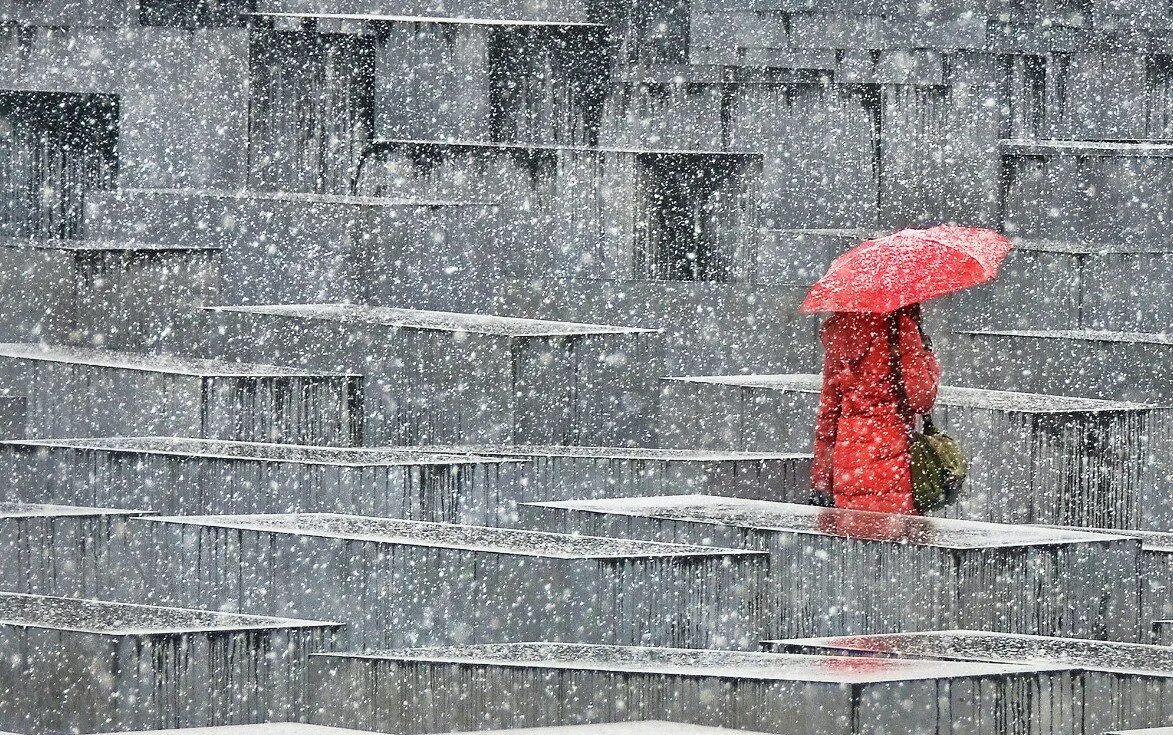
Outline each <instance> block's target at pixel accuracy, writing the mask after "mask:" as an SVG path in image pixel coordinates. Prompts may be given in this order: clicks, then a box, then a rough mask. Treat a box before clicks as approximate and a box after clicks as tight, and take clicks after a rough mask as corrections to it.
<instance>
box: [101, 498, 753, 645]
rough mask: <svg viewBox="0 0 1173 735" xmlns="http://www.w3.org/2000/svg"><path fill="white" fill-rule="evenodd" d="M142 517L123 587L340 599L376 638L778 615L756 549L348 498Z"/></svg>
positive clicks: (738, 626) (226, 600) (660, 629)
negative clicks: (298, 508) (417, 514)
mask: <svg viewBox="0 0 1173 735" xmlns="http://www.w3.org/2000/svg"><path fill="white" fill-rule="evenodd" d="M136 523H139V524H141V527H140V529H139V530H138V531H137V532H136V533H135V535H134V537H133V538H131V539H128V547H129V548H128V551H127V554H126V557H125V558H126V559H127V560H128V562H129V566H130V567H131V568H130V569H128V570H127V571H126V574H125V576H126V578H127V579H128V580H133V582H132V581H128V582H127V584H126V585H124V589H121V590H119V594H127V595H140V596H139V597H132V598H130V599H153V600H155V599H157V600H165V601H168V602H169V603H172V604H179V603H182V602H183V601H184V600H188V599H191V600H204V601H208V600H215V601H216V604H218V605H220V606H223V607H225V608H231V609H239V610H250V611H254V612H265V611H270V610H271V611H282V612H283V614H290V615H309V616H315V617H321V616H322V615H323V614H326V613H328V614H326V615H325V616H326V617H330V616H334V618H336V619H340V620H342V621H343V622H345V623H346V624H347V626H348V631H349V634H350V636H351V640H352V641H353V643H354V645H357V646H362V647H366V648H370V647H377V646H389V645H390V646H395V645H412V644H417V645H418V644H421V643H424V644H441V643H451V642H457V641H460V642H480V643H489V642H494V643H499V642H504V641H509V640H533V639H554V640H568V641H587V642H596V643H599V642H609V643H614V642H618V641H625V642H637V641H647V642H656V643H672V642H677V643H688V644H689V645H695V646H708V647H720V648H730V647H741V648H745V647H748V646H752V645H753V640H754V636H755V635H760V631H762V630H763V629H764V627H763V616H764V612H765V611H764V608H763V606H762V603H761V598H762V596H763V594H764V591H763V587H762V583H763V575H764V572H765V563H766V560H765V558H764V555H762V554H760V553H759V552H755V551H745V550H736V549H720V548H713V547H701V546H689V545H678V544H676V545H674V544H657V543H652V542H645V541H630V540H626V539H614V538H608V539H602V538H587V537H575V536H567V535H563V534H552V533H541V532H533V531H523V530H512V529H500V528H488V527H482V526H460V525H450V524H438V523H427V522H422V521H405V520H394V519H384V518H369V517H361V516H348V515H337V514H285V515H252V516H169V517H161V518H158V519H155V518H152V519H151V520H147V519H143V520H141V521H136ZM142 570H151V571H150V575H149V578H146V579H144V575H143V571H142ZM158 570H166V571H165V572H164V573H160V572H159V571H158ZM245 570H247V574H244V573H242V572H244V571H245ZM702 580H703V582H702ZM136 587H137V588H138V589H139V591H137V592H136V591H135V588H136ZM307 590H313V591H314V592H313V593H311V594H307ZM311 610H312V611H316V612H313V613H311V612H310V611H311ZM334 618H332V619H334Z"/></svg>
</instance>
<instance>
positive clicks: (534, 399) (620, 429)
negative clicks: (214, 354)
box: [213, 304, 659, 445]
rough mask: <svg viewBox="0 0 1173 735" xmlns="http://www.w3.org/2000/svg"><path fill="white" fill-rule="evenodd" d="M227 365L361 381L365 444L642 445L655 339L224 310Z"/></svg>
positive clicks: (562, 329) (506, 324)
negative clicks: (256, 364) (289, 368)
mask: <svg viewBox="0 0 1173 735" xmlns="http://www.w3.org/2000/svg"><path fill="white" fill-rule="evenodd" d="M215 316H216V319H215V322H214V324H215V334H216V337H215V339H214V340H213V341H214V344H215V345H216V349H218V350H219V355H220V356H221V357H228V358H230V359H236V360H256V361H262V360H263V361H266V362H276V363H279V364H288V365H297V366H300V367H301V368H303V369H306V370H336V369H338V367H339V366H341V367H342V368H343V369H345V370H350V371H354V372H355V373H361V374H362V375H363V376H364V378H365V383H364V385H365V393H364V398H363V406H364V411H365V426H364V437H365V440H366V442H367V443H368V444H371V445H378V444H388V443H390V444H434V443H441V444H443V443H478V442H485V443H505V444H508V443H533V444H601V445H608V444H620V445H631V444H634V445H641V444H646V443H647V441H648V439H649V437H650V436H651V423H650V416H651V415H653V414H654V412H655V399H656V398H657V397H658V390H659V389H658V386H657V385H656V378H657V367H658V365H659V359H658V353H659V345H658V342H659V335H657V334H656V333H655V332H654V331H653V330H647V329H639V328H629V327H613V326H607V325H600V324H580V323H570V322H552V321H543V320H534V319H518V318H511V317H502V316H495V315H487V314H458V313H451V312H436V311H423V310H414V309H394V308H386V307H368V306H358V305H351V304H308V305H292V306H257V307H222V308H219V309H217V310H216V312H215Z"/></svg>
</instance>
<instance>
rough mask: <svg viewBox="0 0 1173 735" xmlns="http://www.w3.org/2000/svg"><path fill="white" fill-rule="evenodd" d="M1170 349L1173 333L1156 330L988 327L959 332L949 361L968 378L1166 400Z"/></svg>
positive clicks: (1171, 393) (1172, 393) (1172, 394)
mask: <svg viewBox="0 0 1173 735" xmlns="http://www.w3.org/2000/svg"><path fill="white" fill-rule="evenodd" d="M1169 353H1173V339H1171V338H1170V337H1169V336H1167V335H1165V334H1161V333H1151V332H1110V331H1105V330H1095V329H1067V330H1063V329H1056V330H1037V329H1031V330H985V331H973V332H963V333H961V334H958V335H957V336H956V337H955V339H954V341H953V346H952V349H951V350H950V352H949V355H948V362H949V368H950V370H951V373H952V374H954V375H956V376H957V379H958V380H960V381H962V382H966V383H969V384H981V385H996V386H998V387H1000V388H1007V389H1010V390H1026V391H1036V392H1040V393H1057V394H1059V395H1068V396H1087V397H1091V398H1104V399H1109V400H1126V401H1142V402H1145V401H1147V402H1152V403H1162V404H1163V403H1166V402H1168V401H1169V400H1170V398H1173V379H1171V376H1170V374H1169V373H1168V371H1166V370H1165V368H1164V365H1165V364H1167V363H1166V360H1167V359H1168V358H1167V357H1166V355H1167V354H1169Z"/></svg>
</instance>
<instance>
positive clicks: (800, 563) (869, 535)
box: [527, 495, 1147, 642]
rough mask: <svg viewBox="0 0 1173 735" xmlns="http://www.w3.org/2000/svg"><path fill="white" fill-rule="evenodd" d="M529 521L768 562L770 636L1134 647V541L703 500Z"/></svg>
mask: <svg viewBox="0 0 1173 735" xmlns="http://www.w3.org/2000/svg"><path fill="white" fill-rule="evenodd" d="M527 510H532V511H533V512H532V513H531V514H529V515H528V519H529V521H530V523H532V527H534V528H552V529H555V530H559V531H562V532H567V533H585V534H589V535H603V536H611V535H615V536H622V537H625V538H627V537H634V538H646V539H653V540H659V541H665V542H667V541H671V542H676V543H683V542H693V543H713V544H720V545H724V546H745V547H748V548H755V549H762V550H764V551H768V552H769V553H770V580H769V582H768V589H769V590H770V593H771V597H770V605H771V607H770V609H771V618H772V620H771V623H772V627H773V628H775V629H779V628H780V629H782V630H809V631H836V632H840V633H847V632H856V633H864V632H890V631H900V630H934V629H940V628H975V629H980V630H1003V631H1009V632H1018V633H1025V632H1045V633H1047V634H1049V635H1073V636H1078V637H1082V638H1100V639H1108V640H1127V641H1133V642H1136V641H1138V640H1140V638H1141V636H1142V627H1145V626H1142V621H1141V611H1140V606H1139V604H1138V593H1139V589H1138V582H1137V579H1136V569H1137V565H1138V556H1139V546H1140V544H1139V542H1138V541H1136V540H1134V539H1127V538H1123V537H1120V536H1107V535H1103V534H1091V533H1081V532H1078V531H1072V530H1055V529H1041V528H1040V529H1036V528H1024V527H1016V526H1002V525H997V524H992V523H980V522H974V521H957V520H949V519H938V518H932V519H928V518H910V517H907V516H899V515H890V514H884V513H868V512H864V511H851V510H843V509H837V508H818V507H814V506H810V505H795V504H790V503H773V502H766V501H759V500H743V499H734V498H718V497H711V496H701V495H694V496H664V497H643V498H628V499H618V498H613V499H601V500H591V501H588V500H570V501H564V502H553V503H540V504H536V505H534V506H533V507H532V508H527ZM896 569H899V570H901V571H900V572H899V573H890V572H889V571H888V570H896ZM1038 589H1046V590H1049V593H1048V594H1047V595H1042V596H1040V595H1038V594H1037V592H1036V590H1038ZM1146 632H1147V631H1146Z"/></svg>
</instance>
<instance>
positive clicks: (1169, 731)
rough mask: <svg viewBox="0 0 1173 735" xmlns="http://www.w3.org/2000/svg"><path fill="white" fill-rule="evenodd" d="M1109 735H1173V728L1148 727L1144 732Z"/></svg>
mask: <svg viewBox="0 0 1173 735" xmlns="http://www.w3.org/2000/svg"><path fill="white" fill-rule="evenodd" d="M1107 735H1173V727H1146V728H1144V729H1142V730H1113V731H1112V732H1110V733H1107Z"/></svg>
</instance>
